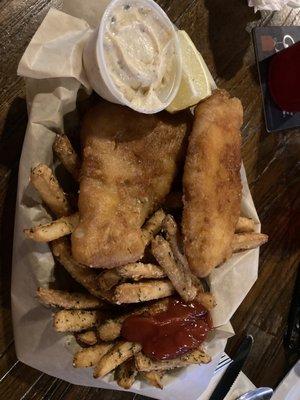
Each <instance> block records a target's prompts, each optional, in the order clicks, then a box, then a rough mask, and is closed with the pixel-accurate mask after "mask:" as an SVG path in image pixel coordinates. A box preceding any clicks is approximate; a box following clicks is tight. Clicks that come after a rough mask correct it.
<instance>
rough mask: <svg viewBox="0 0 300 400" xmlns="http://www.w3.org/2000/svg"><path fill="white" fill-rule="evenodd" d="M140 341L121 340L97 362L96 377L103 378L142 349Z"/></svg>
mask: <svg viewBox="0 0 300 400" xmlns="http://www.w3.org/2000/svg"><path fill="white" fill-rule="evenodd" d="M141 348H142V346H141V345H140V344H138V343H132V342H124V341H120V342H119V343H117V344H115V345H114V347H113V348H112V349H111V350H110V351H109V352H108V353H106V354H105V355H104V356H103V357H102V358H101V359H100V361H99V362H98V363H97V364H96V366H95V369H94V378H101V377H102V376H105V375H107V374H108V373H109V372H110V371H112V370H114V369H115V368H116V367H118V366H119V365H120V364H122V363H123V362H125V361H126V360H128V359H129V358H131V357H133V356H134V355H135V354H136V353H138V352H139V351H141Z"/></svg>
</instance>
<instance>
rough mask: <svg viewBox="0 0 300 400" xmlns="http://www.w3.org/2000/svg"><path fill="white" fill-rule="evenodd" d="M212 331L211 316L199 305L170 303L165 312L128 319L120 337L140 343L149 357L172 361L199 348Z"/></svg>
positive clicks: (177, 300)
mask: <svg viewBox="0 0 300 400" xmlns="http://www.w3.org/2000/svg"><path fill="white" fill-rule="evenodd" d="M211 330H212V320H211V317H210V314H209V312H208V310H207V309H206V308H205V307H203V306H202V305H201V304H200V303H198V302H191V303H185V302H184V301H183V300H181V299H170V300H169V304H168V308H167V310H166V311H163V312H160V313H158V314H155V315H147V314H140V315H131V316H129V317H128V318H126V319H125V321H124V322H123V325H122V330H121V335H122V336H123V337H124V338H125V339H126V340H128V341H130V342H138V343H141V345H142V347H143V353H144V354H146V355H147V356H149V357H151V358H153V359H156V360H170V359H172V358H176V357H178V356H181V355H183V354H185V353H188V352H189V351H191V350H193V349H195V348H197V347H199V345H200V344H201V343H202V342H203V341H204V340H205V339H206V337H207V334H208V332H209V331H211Z"/></svg>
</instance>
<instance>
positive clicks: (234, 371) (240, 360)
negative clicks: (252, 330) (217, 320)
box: [209, 335, 253, 400]
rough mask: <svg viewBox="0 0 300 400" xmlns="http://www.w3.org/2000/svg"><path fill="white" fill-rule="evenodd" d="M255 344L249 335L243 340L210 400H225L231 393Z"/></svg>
mask: <svg viewBox="0 0 300 400" xmlns="http://www.w3.org/2000/svg"><path fill="white" fill-rule="evenodd" d="M252 344H253V337H252V336H251V335H247V336H246V337H245V338H244V339H243V340H242V343H241V344H240V346H239V347H238V349H237V351H236V353H235V355H234V357H233V358H232V360H233V361H232V363H231V364H229V367H228V368H227V370H226V371H225V373H224V375H223V376H222V378H221V380H220V382H219V383H218V384H217V386H216V388H215V390H214V391H213V393H212V395H211V396H210V398H209V400H223V399H224V397H225V396H226V395H227V393H228V392H229V390H230V388H231V386H232V385H233V383H234V381H235V380H236V378H237V376H238V374H239V373H240V371H241V369H242V368H243V365H244V363H245V361H246V359H247V357H248V355H249V353H250V350H251V347H252Z"/></svg>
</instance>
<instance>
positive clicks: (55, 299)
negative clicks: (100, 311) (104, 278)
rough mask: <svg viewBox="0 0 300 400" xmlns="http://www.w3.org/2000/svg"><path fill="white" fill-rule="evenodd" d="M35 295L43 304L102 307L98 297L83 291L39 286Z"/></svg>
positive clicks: (69, 307) (77, 308) (84, 307)
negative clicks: (77, 291) (67, 290)
mask: <svg viewBox="0 0 300 400" xmlns="http://www.w3.org/2000/svg"><path fill="white" fill-rule="evenodd" d="M37 297H38V299H39V301H40V302H41V303H43V304H45V305H49V306H53V307H61V308H65V309H76V310H86V309H93V308H101V307H103V302H102V301H101V300H100V299H98V298H97V297H94V296H92V295H90V294H84V293H69V292H65V291H63V290H54V289H47V288H42V287H40V288H38V290H37Z"/></svg>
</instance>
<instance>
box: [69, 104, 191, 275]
mask: <svg viewBox="0 0 300 400" xmlns="http://www.w3.org/2000/svg"><path fill="white" fill-rule="evenodd" d="M188 121H189V118H188V114H187V113H181V114H178V115H176V116H173V115H169V114H167V113H160V114H154V115H146V114H139V113H137V112H135V111H133V110H131V109H129V108H127V107H123V106H119V105H115V104H111V103H107V102H105V103H100V104H99V105H97V106H95V107H94V108H92V109H90V111H88V113H87V114H86V115H85V117H84V120H83V125H82V132H81V133H82V143H83V164H82V171H81V177H80V194H79V202H78V206H79V214H80V222H79V225H78V227H77V228H76V230H75V231H74V233H73V234H72V253H73V257H74V259H75V260H76V261H78V262H80V263H82V264H85V265H89V266H91V267H97V268H101V267H102V268H112V267H116V266H120V265H124V264H127V263H130V262H134V261H137V260H138V259H139V258H140V257H141V256H142V255H143V252H144V247H145V244H144V241H143V237H142V232H141V226H142V225H143V223H144V222H145V220H146V218H147V217H148V216H149V215H150V214H152V213H153V212H154V211H155V210H156V209H157V208H158V207H159V205H160V204H161V203H162V202H163V200H164V198H165V196H166V195H167V194H168V193H169V191H170V187H171V184H172V181H173V179H174V177H175V175H176V171H177V164H178V163H179V161H180V159H181V158H182V154H183V149H184V148H185V144H186V140H185V138H186V133H187V130H188V126H189V122H188Z"/></svg>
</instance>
